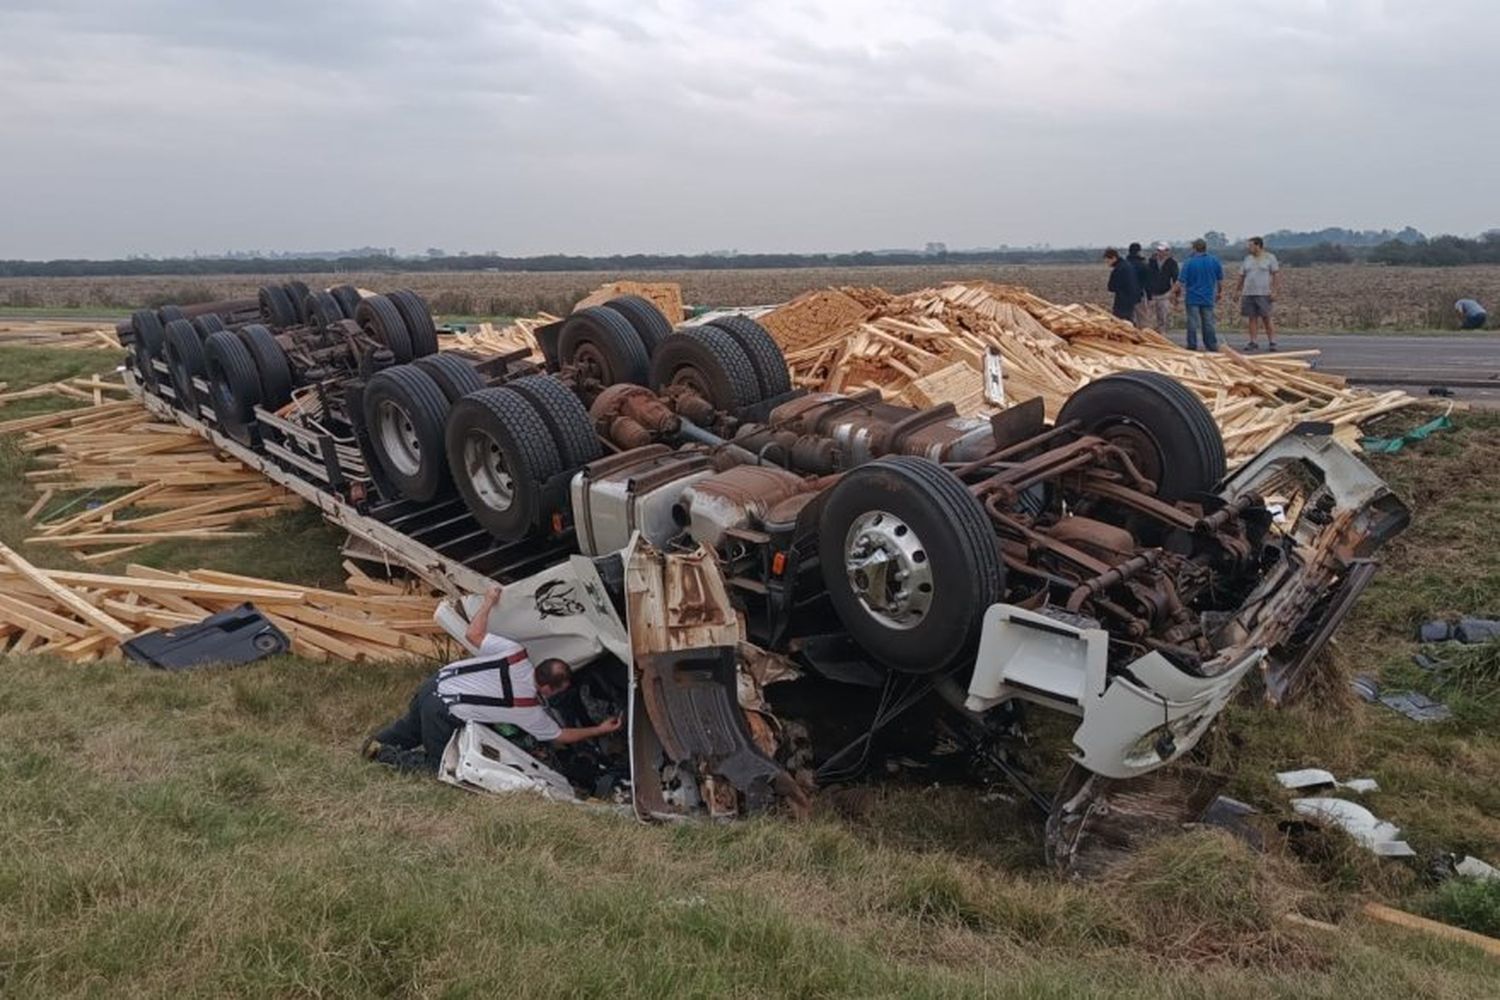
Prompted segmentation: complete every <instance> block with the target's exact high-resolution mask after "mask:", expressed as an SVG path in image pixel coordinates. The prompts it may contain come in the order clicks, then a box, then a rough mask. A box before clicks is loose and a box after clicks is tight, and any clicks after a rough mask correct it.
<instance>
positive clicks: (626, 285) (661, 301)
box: [573, 281, 687, 326]
mask: <svg viewBox="0 0 1500 1000" xmlns="http://www.w3.org/2000/svg"><path fill="white" fill-rule="evenodd" d="M621 295H639V296H640V297H641V298H643V299H647V300H648V301H650V302H651V304H652V305H654V306H656V308H658V309H660V310H661V313H662V315H663V316H665V317H667V322H668V323H671V324H672V325H673V326H676V325H677V324H678V323H681V322H682V320H683V318H684V317H685V316H686V315H687V310H686V309H685V308H684V307H683V305H682V286H681V285H679V284H677V283H676V282H674V281H611V282H609V283H608V284H604V285H600V286H599V287H598V288H596V289H594V290H593V291H592V292H590V293H589V294H588V295H586V296H584V297H583V298H582V299H580V300H579V301H578V303H577V304H576V305H574V306H573V309H574V311H577V310H579V309H587V308H588V307H589V306H602V305H603V304H604V303H606V302H608V301H609V300H610V299H613V298H617V297H619V296H621Z"/></svg>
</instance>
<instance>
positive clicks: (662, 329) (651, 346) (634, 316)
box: [604, 295, 672, 357]
mask: <svg viewBox="0 0 1500 1000" xmlns="http://www.w3.org/2000/svg"><path fill="white" fill-rule="evenodd" d="M604 308H606V309H613V310H614V311H615V312H617V313H619V314H620V315H621V316H624V317H625V321H626V322H628V323H629V324H630V325H631V327H633V328H634V329H635V333H636V336H638V337H640V338H641V346H643V347H645V348H646V356H647V357H650V356H651V355H653V354H655V353H656V345H657V344H660V343H661V342H662V341H663V340H666V339H667V338H668V337H670V336H671V335H672V324H671V323H669V322H667V317H665V316H663V315H662V312H661V310H660V309H658V308H656V303H654V302H652V301H651V300H650V299H648V298H645V297H644V296H641V295H620V296H617V297H616V298H613V299H610V300H609V301H608V302H606V303H604Z"/></svg>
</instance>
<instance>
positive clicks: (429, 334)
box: [387, 288, 438, 358]
mask: <svg viewBox="0 0 1500 1000" xmlns="http://www.w3.org/2000/svg"><path fill="white" fill-rule="evenodd" d="M387 298H389V299H390V300H391V302H392V303H394V304H395V306H396V311H397V312H399V313H400V314H401V320H402V322H404V323H405V324H406V333H407V336H408V337H410V338H411V354H412V357H414V358H425V357H427V355H429V354H436V353H437V350H438V336H437V327H436V326H434V325H433V322H432V310H431V309H429V308H428V307H427V300H426V299H424V298H422V296H420V295H418V294H417V293H416V292H414V291H412V290H411V289H409V288H401V289H398V290H396V291H394V292H392V293H391V294H390V295H388V296H387Z"/></svg>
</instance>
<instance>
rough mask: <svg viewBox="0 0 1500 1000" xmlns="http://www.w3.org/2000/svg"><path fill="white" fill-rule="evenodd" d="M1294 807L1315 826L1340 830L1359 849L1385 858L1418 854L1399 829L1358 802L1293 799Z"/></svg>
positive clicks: (1319, 798) (1329, 799)
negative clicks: (1402, 838) (1355, 842)
mask: <svg viewBox="0 0 1500 1000" xmlns="http://www.w3.org/2000/svg"><path fill="white" fill-rule="evenodd" d="M1292 808H1293V809H1294V810H1296V812H1297V815H1299V816H1303V817H1306V818H1307V819H1309V820H1311V821H1312V822H1314V823H1317V824H1320V825H1321V824H1326V825H1329V826H1336V827H1338V828H1339V829H1341V830H1343V831H1344V832H1345V833H1347V834H1349V836H1351V837H1353V838H1354V839H1355V841H1357V842H1358V843H1359V844H1360V846H1362V847H1364V848H1366V849H1367V850H1369V851H1371V852H1373V853H1375V854H1378V855H1380V856H1381V857H1383V858H1410V857H1414V856H1415V855H1416V853H1417V852H1416V851H1414V850H1412V848H1411V845H1410V844H1408V843H1407V842H1406V841H1404V840H1401V839H1399V838H1400V836H1401V828H1400V827H1398V826H1396V825H1395V824H1394V823H1388V822H1386V821H1385V820H1383V819H1380V818H1378V817H1377V816H1376V815H1375V814H1374V813H1372V812H1370V810H1368V809H1366V808H1365V807H1364V806H1362V805H1360V804H1359V803H1357V802H1350V801H1349V800H1347V799H1334V798H1327V797H1317V798H1307V799H1293V800H1292Z"/></svg>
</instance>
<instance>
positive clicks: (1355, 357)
mask: <svg viewBox="0 0 1500 1000" xmlns="http://www.w3.org/2000/svg"><path fill="white" fill-rule="evenodd" d="M1172 336H1173V339H1174V340H1176V341H1177V342H1178V343H1183V342H1184V341H1183V334H1182V333H1181V332H1176V333H1174V334H1173V335H1172ZM1221 341H1223V342H1225V343H1228V344H1229V346H1231V347H1233V348H1234V349H1236V350H1238V349H1239V348H1240V346H1241V345H1243V344H1244V343H1245V335H1244V334H1243V333H1235V332H1231V333H1230V334H1229V336H1228V337H1227V338H1223V337H1221ZM1276 342H1277V345H1278V346H1279V347H1280V348H1281V349H1282V350H1283V351H1305V350H1318V351H1320V352H1322V353H1321V354H1320V355H1319V356H1318V357H1317V358H1316V359H1315V360H1314V361H1313V366H1314V367H1315V368H1317V369H1319V370H1320V371H1327V372H1334V373H1336V374H1339V375H1343V376H1346V377H1347V378H1349V380H1350V381H1351V382H1354V383H1356V384H1359V385H1368V386H1370V387H1372V388H1379V387H1380V386H1392V387H1399V388H1404V389H1406V390H1407V391H1408V392H1410V393H1412V394H1413V395H1424V394H1425V393H1426V392H1427V389H1428V388H1430V387H1432V386H1446V387H1448V388H1450V389H1451V390H1452V391H1453V393H1454V396H1455V397H1456V398H1459V399H1469V400H1473V401H1475V402H1481V403H1487V404H1500V332H1493V333H1486V334H1479V335H1475V336H1456V335H1455V336H1447V335H1435V334H1412V335H1401V334H1359V333H1334V334H1314V333H1281V334H1278V335H1277V337H1276ZM1262 343H1264V341H1263V342H1262ZM1262 349H1264V348H1262Z"/></svg>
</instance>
